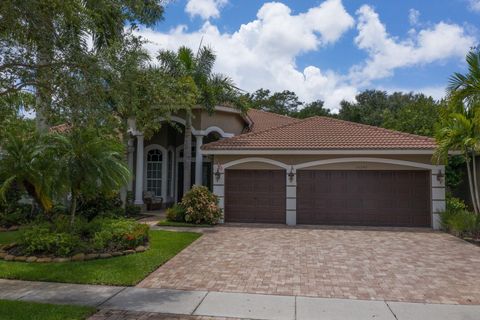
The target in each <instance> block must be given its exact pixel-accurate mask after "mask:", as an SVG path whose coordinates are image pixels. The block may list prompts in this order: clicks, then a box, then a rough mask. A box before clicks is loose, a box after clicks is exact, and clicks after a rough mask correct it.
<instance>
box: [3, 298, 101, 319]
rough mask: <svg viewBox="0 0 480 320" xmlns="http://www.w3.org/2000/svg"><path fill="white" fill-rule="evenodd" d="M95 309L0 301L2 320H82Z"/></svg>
mask: <svg viewBox="0 0 480 320" xmlns="http://www.w3.org/2000/svg"><path fill="white" fill-rule="evenodd" d="M95 311H96V310H95V308H92V307H80V306H68V305H53V304H43V303H33V302H25V301H7V300H0V319H2V320H84V319H86V318H88V317H89V316H90V315H92V314H93V313H95Z"/></svg>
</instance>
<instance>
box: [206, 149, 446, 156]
mask: <svg viewBox="0 0 480 320" xmlns="http://www.w3.org/2000/svg"><path fill="white" fill-rule="evenodd" d="M434 151H435V150H433V149H331V150H325V149H323V150H309V149H305V150H300V149H294V150H288V149H282V150H280V149H249V150H247V149H242V150H239V149H237V150H234V149H226V150H209V149H204V150H202V153H203V154H205V155H344V154H350V155H351V154H359V155H363V154H387V155H399V154H409V155H411V154H418V155H433V153H434ZM450 154H454V153H450Z"/></svg>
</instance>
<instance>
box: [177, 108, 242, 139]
mask: <svg viewBox="0 0 480 320" xmlns="http://www.w3.org/2000/svg"><path fill="white" fill-rule="evenodd" d="M192 115H193V117H192V126H193V128H195V130H199V131H200V130H206V129H208V128H210V127H219V128H221V129H222V130H223V131H224V132H226V133H232V134H234V135H239V134H241V133H242V132H243V130H244V129H245V127H246V126H247V123H246V122H245V120H244V119H243V117H242V115H241V114H240V113H236V112H225V111H215V112H214V113H213V114H209V113H208V112H207V111H205V110H203V109H194V110H193V114H192ZM175 116H177V117H180V118H182V119H185V112H183V111H180V112H178V113H176V114H175Z"/></svg>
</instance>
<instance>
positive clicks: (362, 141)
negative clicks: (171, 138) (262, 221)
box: [203, 117, 436, 150]
mask: <svg viewBox="0 0 480 320" xmlns="http://www.w3.org/2000/svg"><path fill="white" fill-rule="evenodd" d="M435 147H436V144H435V140H434V139H432V138H428V137H422V136H417V135H413V134H409V133H403V132H399V131H394V130H388V129H383V128H379V127H373V126H369V125H364V124H359V123H355V122H349V121H344V120H339V119H334V118H329V117H311V118H307V119H303V120H296V121H293V122H290V123H288V124H284V125H280V126H277V127H274V128H269V129H266V130H263V131H253V132H250V133H246V134H241V135H238V136H235V137H232V138H228V139H223V140H219V141H216V142H212V143H209V144H205V145H204V146H203V149H205V150H352V149H353V150H372V149H379V150H382V149H389V150H407V149H408V150H412V149H420V150H431V149H434V148H435Z"/></svg>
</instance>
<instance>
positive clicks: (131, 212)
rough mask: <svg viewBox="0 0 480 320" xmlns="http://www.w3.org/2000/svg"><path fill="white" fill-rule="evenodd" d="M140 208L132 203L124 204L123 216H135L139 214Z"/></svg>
mask: <svg viewBox="0 0 480 320" xmlns="http://www.w3.org/2000/svg"><path fill="white" fill-rule="evenodd" d="M141 212H142V208H140V207H139V206H136V205H134V204H130V203H127V204H126V206H125V216H127V217H136V216H138V215H140V213H141Z"/></svg>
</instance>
